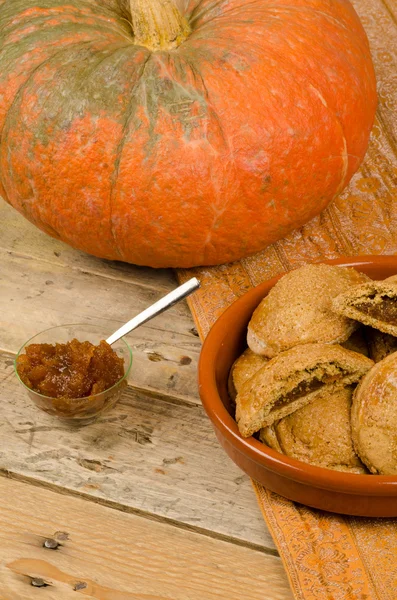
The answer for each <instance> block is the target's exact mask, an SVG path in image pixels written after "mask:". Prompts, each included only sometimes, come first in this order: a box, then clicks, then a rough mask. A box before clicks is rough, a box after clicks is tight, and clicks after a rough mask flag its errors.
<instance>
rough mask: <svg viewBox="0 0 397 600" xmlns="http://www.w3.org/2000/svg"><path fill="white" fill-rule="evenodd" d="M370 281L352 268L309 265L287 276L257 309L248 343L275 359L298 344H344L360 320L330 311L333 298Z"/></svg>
mask: <svg viewBox="0 0 397 600" xmlns="http://www.w3.org/2000/svg"><path fill="white" fill-rule="evenodd" d="M365 281H370V279H369V278H368V277H367V276H366V275H364V274H362V273H359V272H358V271H356V270H355V269H353V268H350V267H338V266H334V265H324V264H314V265H305V266H303V267H300V268H299V269H296V270H294V271H291V272H290V273H287V274H286V275H284V276H283V277H282V278H281V279H280V280H279V281H278V282H277V283H276V285H275V286H274V287H273V288H272V289H271V290H270V292H269V293H268V295H267V296H266V297H265V298H264V299H263V300H262V301H261V303H260V304H259V306H258V307H257V308H256V310H255V311H254V313H253V315H252V318H251V320H250V322H249V325H248V334H247V342H248V346H249V347H250V348H251V350H253V351H254V352H256V353H257V354H263V355H264V356H267V357H268V358H273V357H274V356H276V355H277V354H279V352H283V351H284V350H288V349H289V348H292V347H293V346H296V345H297V344H307V343H311V342H319V343H341V342H344V341H345V340H347V339H348V338H349V337H350V335H351V334H352V333H353V331H354V330H355V329H356V328H357V327H358V325H357V323H356V322H355V321H353V320H351V319H349V318H347V317H345V316H343V315H342V316H341V315H339V314H336V313H335V312H334V311H333V310H332V300H333V299H334V298H335V297H336V296H338V295H340V294H341V293H342V292H346V291H348V290H350V289H351V288H352V287H354V286H357V285H359V284H361V283H363V282H365Z"/></svg>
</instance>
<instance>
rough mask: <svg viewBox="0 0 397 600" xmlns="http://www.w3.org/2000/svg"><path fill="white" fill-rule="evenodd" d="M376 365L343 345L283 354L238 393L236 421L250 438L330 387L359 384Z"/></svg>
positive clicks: (300, 348)
mask: <svg viewBox="0 0 397 600" xmlns="http://www.w3.org/2000/svg"><path fill="white" fill-rule="evenodd" d="M373 364H374V363H373V361H372V360H370V359H369V358H367V357H366V356H363V355H362V354H358V353H357V352H352V351H351V350H346V349H345V348H342V346H340V345H339V344H334V345H332V344H305V345H302V346H295V347H294V348H290V349H289V350H286V351H285V352H282V353H281V354H279V355H278V356H276V357H275V358H273V359H272V360H269V362H267V363H266V364H265V365H264V366H263V367H261V368H260V369H259V370H258V371H257V372H256V373H255V374H254V375H253V376H252V377H251V378H250V379H248V381H246V382H245V383H244V384H243V385H242V386H241V388H240V390H239V391H238V394H237V396H236V421H237V423H238V427H239V430H240V432H241V434H242V435H243V436H244V437H248V436H250V435H252V434H253V433H255V432H256V431H259V429H262V427H265V426H267V425H271V424H272V423H274V421H277V420H278V419H281V418H282V417H285V416H287V415H289V414H291V413H292V412H294V411H295V410H297V409H298V408H300V407H301V406H304V405H305V404H308V403H309V402H312V401H313V400H314V399H315V398H316V397H317V396H318V395H319V394H320V392H321V391H322V390H323V389H324V388H325V387H327V386H330V387H332V388H335V389H336V388H337V387H344V386H345V385H349V384H350V383H354V382H357V381H358V380H359V379H361V377H362V376H363V375H364V373H366V372H367V371H368V369H370V368H371V366H372V365H373Z"/></svg>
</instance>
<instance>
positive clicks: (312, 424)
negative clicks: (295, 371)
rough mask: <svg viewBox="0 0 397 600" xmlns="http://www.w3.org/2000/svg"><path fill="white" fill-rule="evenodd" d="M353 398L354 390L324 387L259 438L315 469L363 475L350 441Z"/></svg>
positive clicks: (351, 387)
mask: <svg viewBox="0 0 397 600" xmlns="http://www.w3.org/2000/svg"><path fill="white" fill-rule="evenodd" d="M352 395H353V386H349V387H345V388H339V389H333V388H332V387H331V388H329V387H328V386H327V387H326V388H325V389H324V390H323V391H322V392H321V393H320V394H319V395H318V396H317V398H316V399H315V400H313V402H311V403H310V404H307V405H306V406H303V407H302V408H299V409H298V410H296V411H295V412H294V413H292V414H291V415H288V416H287V417H284V418H283V419H281V420H280V421H277V422H276V423H273V425H271V426H270V427H265V428H264V429H261V431H260V435H259V438H260V440H261V441H262V442H264V443H265V444H267V445H268V446H270V447H271V448H273V449H274V450H277V451H278V452H281V453H282V454H285V455H286V456H289V457H291V458H296V459H297V460H301V461H303V462H305V463H309V464H311V465H315V466H317V467H324V468H326V469H334V470H336V471H345V472H347V473H366V472H367V471H366V469H365V467H364V465H363V464H362V462H361V461H360V459H359V458H358V456H357V454H356V453H355V451H354V448H353V442H352V439H351V425H350V409H351V403H352Z"/></svg>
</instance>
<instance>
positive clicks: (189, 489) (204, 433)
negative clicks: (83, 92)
mask: <svg viewBox="0 0 397 600" xmlns="http://www.w3.org/2000/svg"><path fill="white" fill-rule="evenodd" d="M12 358H13V357H12V356H7V355H4V354H0V397H1V399H2V417H1V420H0V438H1V440H2V443H1V445H0V467H1V468H2V469H4V470H6V471H9V472H11V473H14V474H16V475H18V476H25V477H30V478H32V479H35V480H36V481H38V482H41V483H46V484H51V485H55V486H60V487H62V488H64V489H65V490H68V491H72V492H73V493H76V494H84V495H87V496H89V497H91V498H92V499H93V500H94V501H100V502H111V503H114V505H115V506H117V507H118V508H120V509H121V510H130V511H135V512H137V511H138V512H142V511H143V512H145V513H146V512H147V513H150V514H153V515H156V516H157V517H159V518H160V517H161V518H166V519H169V520H172V521H180V522H181V523H183V524H184V525H185V526H189V527H194V528H196V529H200V530H202V531H204V532H206V533H207V534H208V535H214V534H217V535H219V536H226V537H228V538H233V540H234V541H235V542H237V543H245V544H253V545H256V546H258V547H260V548H263V549H265V550H268V549H271V550H273V551H274V549H275V547H274V544H273V541H272V538H271V536H270V535H269V533H268V531H267V529H266V527H265V525H264V522H263V518H262V515H261V513H260V510H259V507H258V505H257V502H256V500H255V497H254V494H253V490H252V487H251V483H250V480H249V478H248V477H247V476H246V475H245V474H244V473H243V472H242V471H240V469H238V467H236V466H235V465H234V463H233V462H232V461H231V460H230V459H229V458H228V457H227V455H226V454H225V453H224V451H223V449H222V448H221V446H220V445H219V443H218V441H217V439H216V437H215V434H214V432H213V430H212V426H211V423H210V421H209V419H208V418H207V416H206V415H205V414H204V411H203V409H202V407H201V406H195V405H193V404H178V403H177V404H175V403H173V402H167V401H166V400H164V399H157V398H152V397H149V396H147V395H145V394H142V393H140V392H137V391H136V390H134V389H132V388H129V389H128V390H127V391H126V393H125V394H124V396H123V398H122V400H121V401H120V403H119V404H118V405H117V406H116V407H114V408H113V409H112V411H111V412H109V413H108V414H107V415H104V416H103V417H102V418H101V419H100V420H99V421H98V422H97V423H96V424H92V425H88V426H86V427H83V428H77V429H76V428H73V427H70V426H67V425H65V424H63V423H62V422H61V421H59V420H58V419H56V418H53V417H50V416H48V415H46V414H45V413H43V412H42V411H40V410H38V409H37V408H36V407H35V406H34V405H33V404H32V403H31V401H30V399H29V397H28V396H27V394H26V392H25V390H24V389H23V388H22V386H21V385H20V384H19V382H18V380H17V378H16V377H15V374H14V372H13V360H12Z"/></svg>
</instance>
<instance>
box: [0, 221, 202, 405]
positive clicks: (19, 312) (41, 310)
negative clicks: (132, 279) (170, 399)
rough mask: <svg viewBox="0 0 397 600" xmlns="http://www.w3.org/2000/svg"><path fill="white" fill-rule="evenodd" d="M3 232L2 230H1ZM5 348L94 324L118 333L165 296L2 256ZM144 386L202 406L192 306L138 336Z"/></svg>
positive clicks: (0, 341) (137, 367) (182, 306)
mask: <svg viewBox="0 0 397 600" xmlns="http://www.w3.org/2000/svg"><path fill="white" fill-rule="evenodd" d="M2 229H3V228H2ZM0 264H1V272H0V305H1V307H2V310H1V314H0V349H2V350H7V351H10V352H16V351H17V350H18V349H19V348H20V346H21V345H22V344H23V343H24V342H25V341H26V340H28V339H29V338H30V337H32V336H33V335H35V334H36V333H38V332H40V331H42V330H43V329H46V328H47V327H54V326H56V325H62V324H64V323H94V324H97V325H100V326H102V327H103V329H104V335H105V336H106V334H107V333H109V334H110V333H112V331H114V330H115V329H117V328H118V327H119V326H120V325H122V324H123V323H125V322H126V321H128V320H129V319H131V318H132V317H133V316H134V315H135V314H137V313H138V312H140V311H141V310H143V309H144V308H146V307H147V306H149V305H150V304H152V303H153V302H155V301H156V300H157V299H158V298H160V297H161V296H162V295H163V293H161V292H159V291H157V290H153V289H151V288H142V287H140V286H139V285H137V284H135V283H128V282H125V281H120V280H114V279H109V278H105V277H102V276H98V275H94V274H92V273H88V272H87V273H83V272H81V271H78V270H77V271H76V270H73V269H69V268H67V267H64V266H60V265H54V264H49V263H48V262H45V261H42V260H33V259H31V258H26V257H21V256H15V255H12V254H9V253H7V252H4V251H2V250H0ZM127 339H128V341H129V342H130V344H131V347H132V350H133V353H134V363H133V369H132V373H131V377H132V379H133V381H134V384H135V385H136V386H137V387H140V388H143V389H148V390H152V391H156V392H158V393H163V392H169V394H170V395H174V396H177V397H181V398H184V399H185V400H187V401H192V402H199V398H198V390H197V361H198V355H199V352H200V349H201V344H200V340H199V339H198V337H197V335H195V332H194V326H193V321H192V318H191V315H190V312H189V309H188V307H187V304H186V302H180V303H178V304H177V305H175V306H174V307H172V308H171V309H170V310H168V311H167V312H166V313H163V314H162V315H159V316H158V317H156V318H155V319H154V320H153V321H150V322H148V323H147V324H146V325H143V326H141V327H139V328H138V329H136V330H135V331H134V332H132V333H131V334H130V335H129V336H128V337H127Z"/></svg>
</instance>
